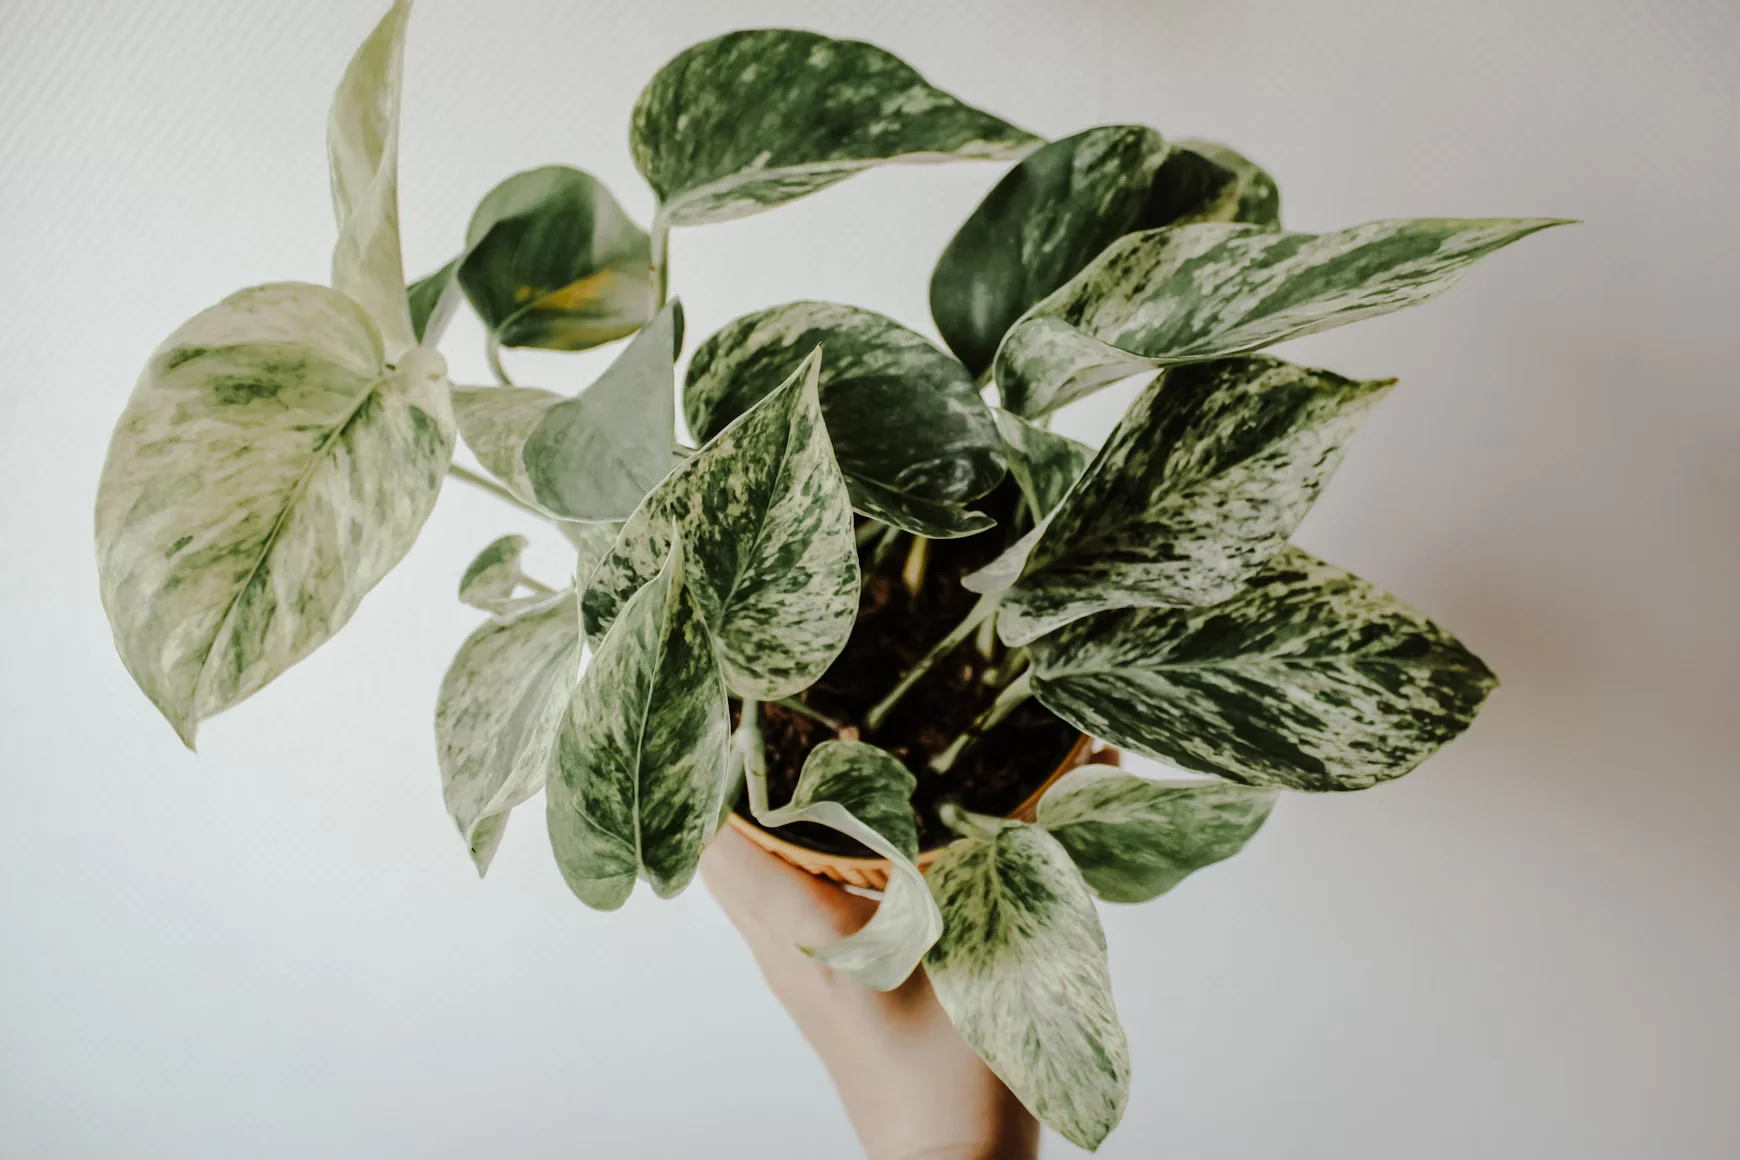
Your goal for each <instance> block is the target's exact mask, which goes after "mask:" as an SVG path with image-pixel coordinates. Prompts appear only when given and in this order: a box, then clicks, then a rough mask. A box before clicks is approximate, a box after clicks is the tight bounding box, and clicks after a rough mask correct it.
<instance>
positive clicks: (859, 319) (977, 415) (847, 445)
mask: <svg viewBox="0 0 1740 1160" xmlns="http://www.w3.org/2000/svg"><path fill="white" fill-rule="evenodd" d="M817 346H820V347H821V348H822V370H821V380H820V381H821V399H822V415H823V417H824V418H825V419H826V420H827V425H828V436H829V438H830V439H831V440H832V441H833V444H834V455H835V457H836V459H838V461H839V464H840V470H841V471H843V472H845V474H846V486H847V489H848V490H849V491H850V493H851V497H852V505H853V506H854V507H855V508H857V509H858V510H859V511H860V512H862V513H864V514H865V515H868V516H872V517H874V518H876V519H879V520H882V521H883V522H885V523H891V524H894V525H895V526H897V527H900V528H903V529H905V530H906V531H909V532H916V533H918V534H919V535H924V536H932V537H937V538H946V537H952V536H961V535H970V534H972V533H973V532H978V531H983V530H984V529H985V528H988V527H990V526H991V524H992V521H991V519H990V518H989V517H988V516H985V515H983V514H982V513H979V512H969V511H966V510H964V509H963V508H962V506H961V505H963V504H965V503H966V502H968V501H970V500H974V499H977V498H978V497H980V496H982V495H984V494H985V493H986V492H988V491H990V490H991V489H992V488H993V487H995V486H996V485H997V482H998V481H999V480H1001V479H1002V478H1003V470H1004V468H1003V457H1002V447H1001V444H1000V442H999V441H998V438H997V429H996V426H995V425H994V424H993V422H992V420H991V411H990V408H988V407H987V406H985V403H984V401H983V400H982V399H981V398H980V397H979V392H978V389H977V388H976V387H975V386H974V385H973V380H972V376H970V375H968V374H967V372H966V368H964V367H962V366H961V364H960V363H958V362H956V361H955V360H954V359H952V358H950V357H949V356H948V355H946V354H944V353H943V352H942V351H940V350H938V349H937V348H936V347H935V346H932V345H931V344H930V342H928V341H927V340H926V339H925V338H924V337H922V336H921V335H918V334H915V333H914V332H912V331H910V330H908V329H906V328H905V327H904V326H901V325H900V324H899V323H897V322H895V321H894V320H893V319H890V318H885V317H883V316H882V315H880V314H876V313H873V312H871V311H869V310H860V309H858V308H857V307H855V306H841V305H837V304H835V303H832V302H792V303H788V304H787V305H784V306H775V307H773V308H771V309H768V310H760V311H757V312H756V313H754V314H748V315H745V316H744V317H742V318H739V319H737V320H736V321H735V322H732V323H730V324H728V325H727V326H725V327H724V328H723V329H722V330H720V331H719V332H718V333H717V334H714V335H713V336H712V337H711V338H709V339H707V341H706V342H704V343H702V344H701V346H700V348H699V349H698V350H696V351H695V357H694V358H693V359H691V360H690V362H689V371H688V376H687V379H686V381H685V384H684V387H683V410H684V412H685V414H686V415H687V417H688V420H689V428H690V430H692V431H693V432H694V433H695V437H696V438H697V439H711V438H712V437H713V436H715V435H717V434H718V433H719V432H720V431H722V430H724V429H725V427H726V426H727V425H728V424H729V423H730V422H731V421H732V420H734V419H736V418H737V417H738V416H739V415H741V414H743V412H745V411H747V410H748V409H749V408H750V407H752V406H753V405H754V404H755V403H756V402H757V401H758V400H760V399H761V398H763V397H764V396H765V395H766V394H767V393H768V392H769V391H771V390H772V389H773V388H774V387H775V386H777V385H778V384H780V383H781V382H784V381H785V380H786V379H787V378H789V377H790V376H791V374H792V372H793V371H795V370H796V369H797V367H798V365H799V364H800V363H802V362H803V361H804V359H805V358H806V357H808V355H809V353H810V352H811V351H813V350H815V349H816V347H817Z"/></svg>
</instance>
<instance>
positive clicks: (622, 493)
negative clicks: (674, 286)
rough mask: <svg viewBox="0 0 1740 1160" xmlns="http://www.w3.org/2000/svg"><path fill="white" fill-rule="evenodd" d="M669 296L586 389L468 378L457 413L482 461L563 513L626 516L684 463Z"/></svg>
mask: <svg viewBox="0 0 1740 1160" xmlns="http://www.w3.org/2000/svg"><path fill="white" fill-rule="evenodd" d="M680 316H681V306H680V305H679V304H678V303H677V302H676V301H675V300H673V301H671V302H670V303H669V304H668V305H666V307H665V308H664V310H662V311H661V312H660V313H659V315H658V317H656V318H654V319H653V321H652V322H651V323H650V324H648V325H647V326H646V328H645V329H643V330H642V331H641V332H640V333H639V334H637V335H635V336H634V341H633V342H630V343H629V344H628V346H627V347H626V348H625V349H624V350H623V352H622V354H620V355H618V356H617V359H616V361H615V362H613V363H611V364H610V366H609V367H608V368H607V369H606V370H605V372H604V373H603V374H602V375H600V376H599V377H598V381H597V382H595V383H593V384H592V385H591V386H590V387H587V388H586V390H584V391H582V392H581V393H580V394H579V395H577V396H575V397H574V398H567V397H565V396H562V395H558V394H555V393H554V392H552V391H545V390H541V389H539V388H537V387H461V388H458V389H456V390H455V391H454V392H453V407H454V412H455V413H456V414H457V416H458V419H459V431H460V434H462V435H463V436H464V437H465V443H466V446H468V447H470V448H471V451H472V454H474V455H476V456H477V459H478V462H479V463H482V464H483V466H484V467H485V468H487V469H488V470H489V472H490V474H491V475H494V476H495V477H496V478H497V479H499V480H501V481H502V483H504V484H506V485H507V488H508V490H509V491H511V492H513V493H514V494H515V495H516V496H518V497H519V498H520V499H521V500H523V501H524V502H526V503H529V504H532V505H534V506H536V507H538V508H540V509H542V510H543V511H546V512H549V513H550V514H551V515H554V516H557V517H559V518H562V519H569V520H580V521H585V522H589V523H590V522H611V521H617V520H623V519H626V518H627V517H628V515H629V513H631V512H632V511H634V509H635V507H636V506H637V505H638V504H639V503H640V501H641V500H642V499H644V498H645V497H646V494H647V492H649V491H650V490H652V487H653V485H654V484H656V483H658V481H659V480H661V479H663V478H664V477H665V476H666V475H668V474H669V473H670V470H671V468H672V467H673V466H675V465H676V464H677V463H678V462H679V458H678V456H677V453H676V451H675V450H674V445H675V438H676V398H675V378H674V372H673V369H672V365H671V363H672V357H673V354H672V352H673V350H674V349H675V334H676V325H677V323H676V320H677V318H679V317H680Z"/></svg>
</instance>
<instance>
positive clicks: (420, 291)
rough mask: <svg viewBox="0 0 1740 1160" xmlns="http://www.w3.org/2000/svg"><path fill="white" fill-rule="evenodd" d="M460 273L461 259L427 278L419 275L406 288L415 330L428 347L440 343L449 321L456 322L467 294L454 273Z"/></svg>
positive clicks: (456, 259) (419, 339)
mask: <svg viewBox="0 0 1740 1160" xmlns="http://www.w3.org/2000/svg"><path fill="white" fill-rule="evenodd" d="M458 273H459V259H458V258H455V259H453V261H451V262H449V263H447V264H446V265H445V266H443V267H441V268H440V269H439V270H437V271H435V272H434V273H433V274H430V275H429V276H428V277H426V278H419V279H418V280H417V281H415V282H413V283H411V285H410V287H409V288H408V289H407V290H406V291H405V294H406V297H407V298H408V299H409V301H410V305H411V329H412V331H413V332H415V333H416V335H417V341H418V342H420V343H422V344H424V345H425V346H431V347H433V346H439V345H440V344H441V336H442V335H443V334H445V333H446V332H447V324H448V323H449V322H451V321H453V315H454V313H455V312H456V311H457V310H458V309H459V300H460V299H461V298H463V297H464V294H462V293H461V292H460V289H459V283H458V281H457V280H456V279H455V278H454V275H456V274H458Z"/></svg>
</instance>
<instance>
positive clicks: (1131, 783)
mask: <svg viewBox="0 0 1740 1160" xmlns="http://www.w3.org/2000/svg"><path fill="white" fill-rule="evenodd" d="M1276 792H1277V791H1275V790H1272V789H1263V788H1258V787H1254V786H1247V785H1237V784H1235V783H1233V782H1228V781H1177V782H1158V781H1149V780H1148V779H1147V778H1145V777H1137V776H1135V775H1134V774H1129V773H1125V772H1123V771H1122V770H1119V769H1109V768H1107V767H1106V766H1103V765H1084V766H1081V767H1080V768H1078V769H1073V770H1071V771H1070V772H1068V773H1066V774H1064V775H1063V777H1062V778H1061V779H1059V780H1058V781H1057V783H1056V784H1054V785H1053V786H1052V787H1051V788H1050V789H1049V790H1047V791H1046V792H1045V796H1044V797H1042V798H1040V799H1039V816H1038V824H1039V825H1040V826H1042V827H1043V828H1044V829H1045V830H1046V832H1047V833H1049V834H1050V835H1051V836H1052V837H1054V838H1056V839H1057V840H1058V841H1059V842H1061V843H1063V848H1064V849H1065V850H1068V851H1069V856H1070V859H1071V860H1072V861H1073V862H1074V863H1075V865H1076V869H1078V870H1080V871H1081V874H1082V877H1083V878H1085V879H1086V880H1087V884H1088V885H1089V886H1091V887H1093V890H1094V893H1095V894H1098V895H1099V896H1100V897H1101V898H1104V899H1105V900H1107V901H1108V902H1147V901H1148V900H1149V899H1152V898H1158V897H1159V896H1160V895H1162V894H1164V893H1166V892H1167V891H1168V890H1171V889H1172V888H1173V887H1174V886H1176V885H1178V884H1179V883H1180V882H1182V881H1184V879H1185V878H1186V877H1188V876H1189V875H1190V874H1191V873H1192V872H1193V871H1196V870H1200V869H1202V868H1203V867H1204V866H1209V865H1212V864H1213V863H1215V862H1219V861H1221V860H1222V859H1225V858H1230V857H1232V856H1233V855H1234V854H1236V853H1238V852H1239V851H1240V850H1241V849H1243V848H1244V844H1245V843H1246V842H1247V841H1249V840H1250V838H1251V835H1253V834H1255V833H1256V832H1257V829H1258V827H1260V826H1261V825H1262V824H1263V822H1264V820H1265V819H1267V818H1268V816H1269V811H1270V809H1272V808H1273V807H1274V805H1275V795H1276Z"/></svg>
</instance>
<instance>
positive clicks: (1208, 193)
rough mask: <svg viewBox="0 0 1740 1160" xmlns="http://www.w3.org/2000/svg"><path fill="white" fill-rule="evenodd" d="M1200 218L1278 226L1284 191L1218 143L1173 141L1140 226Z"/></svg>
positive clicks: (1187, 222) (1178, 223)
mask: <svg viewBox="0 0 1740 1160" xmlns="http://www.w3.org/2000/svg"><path fill="white" fill-rule="evenodd" d="M1197 222H1249V223H1251V224H1252V225H1260V226H1270V227H1278V226H1279V225H1280V224H1281V191H1280V190H1279V189H1278V188H1277V187H1276V185H1275V179H1274V178H1272V177H1270V176H1269V175H1268V174H1267V173H1265V172H1263V170H1262V169H1260V168H1258V167H1257V166H1256V165H1255V164H1253V163H1252V162H1251V161H1249V160H1248V159H1247V158H1245V157H1242V156H1240V155H1239V154H1238V153H1235V152H1234V151H1233V150H1231V149H1228V148H1227V147H1226V146H1225V145H1221V144H1219V143H1217V142H1214V141H1174V142H1173V143H1172V151H1171V152H1170V153H1168V154H1167V155H1166V160H1165V161H1164V162H1162V163H1161V166H1160V168H1159V170H1158V171H1156V172H1155V174H1154V184H1153V186H1152V187H1151V188H1150V189H1149V191H1148V204H1147V205H1146V206H1144V207H1143V209H1142V213H1141V216H1140V217H1138V218H1137V219H1136V223H1135V228H1136V229H1138V230H1152V229H1158V228H1159V227H1161V226H1183V225H1194V224H1196V223H1197Z"/></svg>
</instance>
